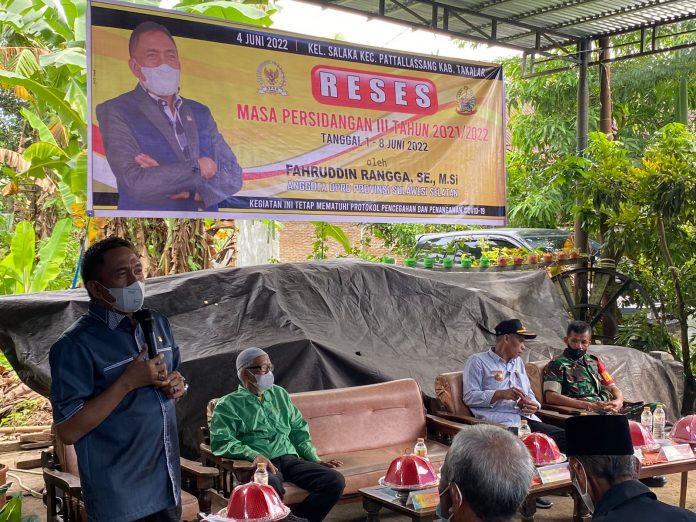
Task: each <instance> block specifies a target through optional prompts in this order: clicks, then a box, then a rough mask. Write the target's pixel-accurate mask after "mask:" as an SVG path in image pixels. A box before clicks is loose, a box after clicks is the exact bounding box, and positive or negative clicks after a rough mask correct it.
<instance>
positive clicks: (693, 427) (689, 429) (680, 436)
mask: <svg viewBox="0 0 696 522" xmlns="http://www.w3.org/2000/svg"><path fill="white" fill-rule="evenodd" d="M671 435H672V438H673V439H676V440H678V441H680V442H696V415H687V416H686V417H682V418H681V419H679V420H678V421H677V422H676V424H675V425H674V428H672V434H671Z"/></svg>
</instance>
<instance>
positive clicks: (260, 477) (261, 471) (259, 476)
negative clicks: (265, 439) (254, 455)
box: [254, 462, 268, 485]
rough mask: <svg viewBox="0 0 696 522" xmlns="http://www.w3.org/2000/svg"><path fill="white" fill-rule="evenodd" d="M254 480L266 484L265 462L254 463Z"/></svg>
mask: <svg viewBox="0 0 696 522" xmlns="http://www.w3.org/2000/svg"><path fill="white" fill-rule="evenodd" d="M254 482H256V483H257V484H265V485H268V471H266V463H265V462H259V463H257V464H256V471H255V472H254Z"/></svg>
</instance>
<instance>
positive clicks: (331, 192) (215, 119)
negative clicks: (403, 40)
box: [88, 1, 505, 225]
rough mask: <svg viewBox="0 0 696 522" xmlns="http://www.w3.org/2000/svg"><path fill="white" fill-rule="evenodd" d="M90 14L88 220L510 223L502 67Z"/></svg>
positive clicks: (115, 7) (173, 16)
mask: <svg viewBox="0 0 696 522" xmlns="http://www.w3.org/2000/svg"><path fill="white" fill-rule="evenodd" d="M88 15H89V16H88V19H89V26H88V38H89V41H88V51H89V52H88V54H89V62H90V64H89V66H90V74H91V76H90V78H91V81H90V82H89V89H88V95H89V103H90V118H91V119H90V126H91V143H90V169H89V187H90V188H89V201H88V206H89V208H90V209H91V210H93V211H94V214H95V215H100V216H128V217H215V218H235V217H236V218H250V219H258V218H272V219H280V220H283V219H287V220H321V221H359V222H424V223H427V222H430V223H471V224H487V225H500V224H504V222H505V161H504V159H505V158H504V150H505V132H504V129H505V125H504V105H503V102H504V89H503V78H502V69H501V67H500V66H497V65H494V64H486V63H479V62H463V61H459V60H454V59H443V58H439V57H436V56H426V55H414V54H406V53H400V52H394V51H388V50H384V49H376V48H370V47H362V46H357V45H352V44H345V43H343V42H338V41H330V40H322V39H316V38H306V37H303V36H299V35H294V34H290V33H285V32H279V31H271V30H266V29H261V28H257V27H251V26H245V25H238V24H231V23H228V22H224V21H221V20H215V19H210V18H203V17H200V16H195V15H188V14H182V13H175V12H171V11H164V10H159V9H154V8H146V7H136V6H132V5H121V4H115V3H108V2H97V1H93V2H91V3H90V4H89V12H88Z"/></svg>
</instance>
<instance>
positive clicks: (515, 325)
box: [495, 319, 536, 339]
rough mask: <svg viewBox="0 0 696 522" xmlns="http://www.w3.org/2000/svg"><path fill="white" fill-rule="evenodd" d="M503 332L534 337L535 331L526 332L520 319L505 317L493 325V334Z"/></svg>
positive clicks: (527, 337) (501, 333) (502, 333)
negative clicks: (496, 324) (505, 318)
mask: <svg viewBox="0 0 696 522" xmlns="http://www.w3.org/2000/svg"><path fill="white" fill-rule="evenodd" d="M505 334H517V335H521V336H522V337H524V338H525V339H534V338H535V337H536V334H535V333H531V332H528V331H527V329H526V328H525V327H524V326H522V321H520V320H519V319H507V320H505V321H502V322H500V323H498V326H496V327H495V335H496V336H499V335H505Z"/></svg>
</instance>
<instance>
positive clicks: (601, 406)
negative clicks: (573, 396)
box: [578, 399, 609, 411]
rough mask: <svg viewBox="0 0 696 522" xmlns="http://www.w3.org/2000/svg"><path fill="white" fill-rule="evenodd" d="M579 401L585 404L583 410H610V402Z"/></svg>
mask: <svg viewBox="0 0 696 522" xmlns="http://www.w3.org/2000/svg"><path fill="white" fill-rule="evenodd" d="M578 400H579V401H581V402H583V403H584V405H583V406H582V409H583V410H587V411H607V409H608V408H609V406H608V404H609V403H608V402H605V401H589V400H587V399H578Z"/></svg>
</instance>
